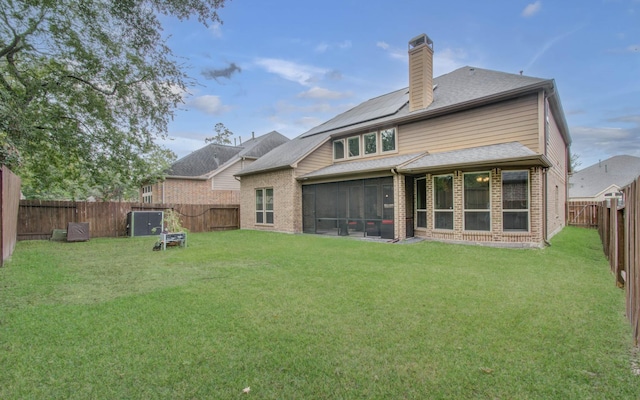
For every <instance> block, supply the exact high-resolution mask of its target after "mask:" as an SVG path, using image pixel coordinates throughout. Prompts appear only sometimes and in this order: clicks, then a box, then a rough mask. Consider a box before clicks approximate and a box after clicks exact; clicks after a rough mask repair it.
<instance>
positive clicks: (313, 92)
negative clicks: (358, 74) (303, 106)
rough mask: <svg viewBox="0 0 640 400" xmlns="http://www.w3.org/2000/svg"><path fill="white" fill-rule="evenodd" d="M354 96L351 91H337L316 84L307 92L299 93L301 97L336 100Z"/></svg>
mask: <svg viewBox="0 0 640 400" xmlns="http://www.w3.org/2000/svg"><path fill="white" fill-rule="evenodd" d="M350 96H352V93H351V92H335V91H333V90H329V89H325V88H321V87H318V86H314V87H312V88H310V89H309V90H307V91H305V92H301V93H299V94H298V97H299V98H303V99H322V100H336V99H343V98H345V97H350Z"/></svg>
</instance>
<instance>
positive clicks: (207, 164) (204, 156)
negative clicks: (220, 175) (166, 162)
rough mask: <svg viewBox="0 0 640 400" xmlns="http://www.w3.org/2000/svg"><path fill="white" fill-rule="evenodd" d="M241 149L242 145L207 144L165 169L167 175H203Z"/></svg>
mask: <svg viewBox="0 0 640 400" xmlns="http://www.w3.org/2000/svg"><path fill="white" fill-rule="evenodd" d="M242 149H243V148H242V147H236V146H226V145H223V144H214V143H211V144H208V145H206V146H204V147H203V148H201V149H198V150H196V151H194V152H192V153H191V154H189V155H187V156H184V157H182V158H181V159H179V160H178V161H176V162H175V163H173V165H171V168H169V170H168V171H167V176H170V177H176V176H179V177H198V176H202V175H205V174H207V173H209V172H211V171H213V170H215V169H216V168H218V167H219V166H221V165H222V164H224V163H225V162H227V161H229V160H230V159H231V158H233V156H235V155H236V154H238V153H239V152H240V151H242Z"/></svg>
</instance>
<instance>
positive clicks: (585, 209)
mask: <svg viewBox="0 0 640 400" xmlns="http://www.w3.org/2000/svg"><path fill="white" fill-rule="evenodd" d="M598 205H599V203H597V202H593V201H569V202H567V225H572V226H581V227H585V228H597V227H598V210H599V207H598Z"/></svg>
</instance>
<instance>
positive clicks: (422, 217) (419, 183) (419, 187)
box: [416, 178, 427, 228]
mask: <svg viewBox="0 0 640 400" xmlns="http://www.w3.org/2000/svg"><path fill="white" fill-rule="evenodd" d="M416 226H417V227H418V228H426V227H427V180H426V178H418V179H416Z"/></svg>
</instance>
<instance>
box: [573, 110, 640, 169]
mask: <svg viewBox="0 0 640 400" xmlns="http://www.w3.org/2000/svg"><path fill="white" fill-rule="evenodd" d="M610 122H613V123H620V124H623V125H627V126H626V127H586V126H572V127H570V131H571V138H572V139H573V143H572V144H571V153H573V154H578V155H580V160H581V161H583V165H582V167H587V166H589V165H592V164H594V163H595V162H597V161H598V160H604V159H606V158H609V157H612V156H615V155H620V154H627V155H632V156H636V157H640V116H638V115H636V116H625V117H619V118H613V119H611V120H610ZM628 125H631V126H628Z"/></svg>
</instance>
